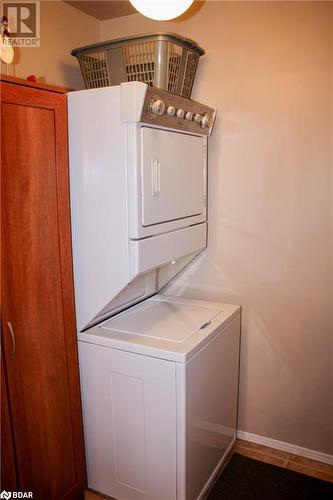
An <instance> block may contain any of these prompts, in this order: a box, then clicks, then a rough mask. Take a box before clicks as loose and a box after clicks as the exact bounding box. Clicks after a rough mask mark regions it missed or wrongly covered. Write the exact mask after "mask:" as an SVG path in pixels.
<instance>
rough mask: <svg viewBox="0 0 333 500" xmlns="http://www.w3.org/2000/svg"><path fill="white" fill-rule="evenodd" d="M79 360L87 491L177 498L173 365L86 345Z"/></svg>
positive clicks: (136, 498) (137, 498) (130, 498)
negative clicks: (90, 489)
mask: <svg viewBox="0 0 333 500" xmlns="http://www.w3.org/2000/svg"><path fill="white" fill-rule="evenodd" d="M79 361H80V373H81V387H82V400H83V413H84V432H85V444H86V456H87V469H88V486H89V488H92V489H94V490H97V491H100V492H102V493H104V494H106V495H110V496H112V497H115V498H120V499H124V500H125V499H126V500H143V499H144V500H148V499H149V500H166V499H168V500H169V499H170V500H174V499H176V461H175V459H174V457H175V456H176V417H175V415H176V408H175V364H174V363H170V362H167V361H163V360H159V359H154V358H149V357H145V356H138V355H136V354H132V353H128V352H122V351H118V350H115V349H108V348H105V347H102V346H99V345H93V344H88V343H85V342H79ZM156 401H158V404H156Z"/></svg>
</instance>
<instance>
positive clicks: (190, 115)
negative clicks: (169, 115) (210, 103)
mask: <svg viewBox="0 0 333 500" xmlns="http://www.w3.org/2000/svg"><path fill="white" fill-rule="evenodd" d="M185 118H186V120H189V121H191V120H192V118H193V113H192V111H188V112H187V113H186V115H185Z"/></svg>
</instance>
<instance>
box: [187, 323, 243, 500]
mask: <svg viewBox="0 0 333 500" xmlns="http://www.w3.org/2000/svg"><path fill="white" fill-rule="evenodd" d="M239 335H240V316H238V317H236V318H235V319H234V320H233V321H232V322H231V323H229V325H228V326H227V327H226V328H224V329H223V330H222V331H221V332H220V333H219V334H218V335H216V336H215V337H214V339H213V340H212V341H211V342H209V343H208V344H207V345H206V346H205V347H203V349H201V351H200V352H199V353H197V354H196V355H195V356H193V357H192V358H191V359H190V360H189V362H188V363H187V364H186V405H185V412H186V445H185V450H186V452H185V457H186V458H185V462H186V498H193V499H194V498H198V497H199V495H200V494H201V493H202V491H203V490H204V489H205V486H206V485H207V484H208V483H209V482H210V481H209V480H210V478H211V476H212V475H213V474H214V472H216V470H218V469H219V466H220V465H221V461H222V459H223V457H224V456H225V454H226V453H227V451H228V449H229V448H230V446H231V445H232V443H233V441H234V440H235V438H236V424H237V400H238V369H239V365H238V360H239Z"/></svg>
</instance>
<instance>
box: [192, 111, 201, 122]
mask: <svg viewBox="0 0 333 500" xmlns="http://www.w3.org/2000/svg"><path fill="white" fill-rule="evenodd" d="M193 120H194V121H195V123H200V122H201V115H199V113H196V114H195V115H194V118H193Z"/></svg>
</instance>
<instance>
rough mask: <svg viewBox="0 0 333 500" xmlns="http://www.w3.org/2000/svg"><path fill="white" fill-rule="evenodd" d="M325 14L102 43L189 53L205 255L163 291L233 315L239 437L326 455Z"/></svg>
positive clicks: (251, 14)
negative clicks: (209, 116) (139, 43)
mask: <svg viewBox="0 0 333 500" xmlns="http://www.w3.org/2000/svg"><path fill="white" fill-rule="evenodd" d="M332 7H333V5H332V4H331V2H323V3H320V2H313V3H312V2H257V3H254V2H244V3H243V2H206V3H205V4H204V5H203V6H202V8H201V9H200V10H199V12H197V13H196V14H195V15H194V16H193V17H192V18H189V19H187V20H183V21H178V22H170V23H158V22H154V21H149V20H148V19H146V18H144V17H142V16H140V15H132V16H128V17H126V18H120V19H117V20H110V21H104V22H103V23H102V38H103V39H110V38H116V37H119V36H125V35H132V34H137V33H145V32H146V33H147V32H152V31H173V32H176V33H179V34H182V35H184V36H188V37H191V38H193V39H194V40H196V41H197V42H199V44H201V45H202V46H203V47H204V48H205V50H206V52H207V54H206V55H205V56H204V57H203V58H202V61H201V62H200V68H199V70H198V78H197V81H196V85H195V87H194V92H193V96H192V97H193V98H194V99H197V100H199V101H200V100H201V101H203V102H206V103H208V104H211V105H214V106H216V107H217V108H218V111H219V115H218V122H217V125H216V128H215V132H214V135H213V137H212V138H211V139H210V142H209V174H210V182H209V185H210V187H209V196H210V221H209V246H208V250H207V251H206V252H205V254H204V255H203V256H202V257H201V258H200V259H199V260H198V262H197V263H196V264H195V265H194V266H192V267H191V268H190V269H189V270H188V271H187V272H185V273H184V274H183V276H182V277H181V278H179V279H177V280H176V282H175V283H174V284H173V285H172V286H171V287H170V289H169V291H170V293H176V294H182V295H184V296H189V297H202V298H204V299H213V300H221V301H227V302H235V303H240V304H242V306H243V341H242V360H241V367H242V368H241V389H240V415H239V427H240V429H242V430H244V431H248V432H251V433H255V434H259V435H262V436H267V437H270V438H275V439H278V440H281V441H286V442H290V443H294V444H297V445H300V446H304V447H306V448H310V449H315V450H319V451H322V452H325V453H333V436H332V426H333V413H332V394H333V384H332V382H333V378H332V368H333V367H332V363H333V357H332V356H333V351H332V307H333V304H332V250H333V249H332V205H331V204H332V157H331V152H332V149H331V146H332V108H331V105H330V104H331V102H332V79H331V76H332V44H331V39H332V19H333V18H332V11H333V9H332Z"/></svg>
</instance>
